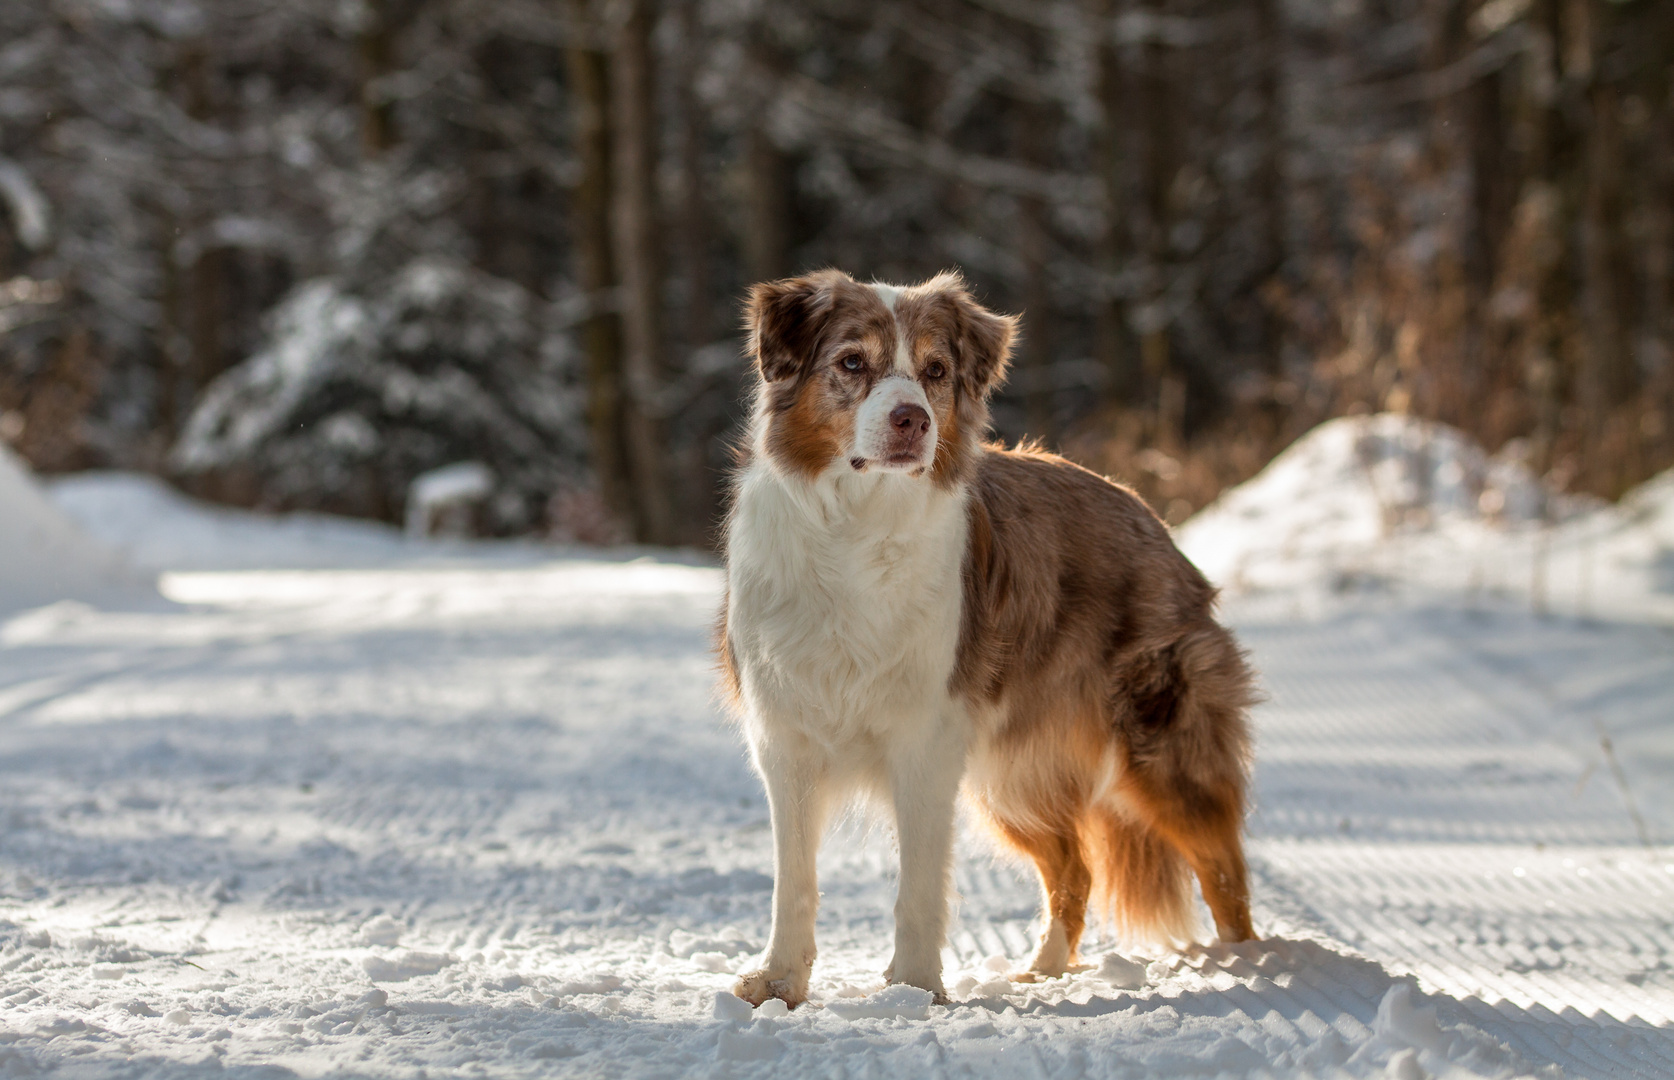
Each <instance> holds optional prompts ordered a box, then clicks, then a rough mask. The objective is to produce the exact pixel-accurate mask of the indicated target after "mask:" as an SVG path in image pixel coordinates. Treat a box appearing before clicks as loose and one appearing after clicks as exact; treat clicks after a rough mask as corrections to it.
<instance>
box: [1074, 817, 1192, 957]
mask: <svg viewBox="0 0 1674 1080" xmlns="http://www.w3.org/2000/svg"><path fill="white" fill-rule="evenodd" d="M1080 833H1081V846H1082V851H1083V857H1084V858H1085V859H1086V860H1087V866H1088V868H1089V869H1091V870H1092V872H1093V890H1092V896H1091V898H1090V903H1089V908H1090V909H1091V910H1090V914H1094V915H1095V916H1103V918H1104V919H1105V920H1106V921H1107V922H1108V923H1109V924H1110V928H1111V929H1112V930H1113V931H1115V933H1116V936H1117V937H1118V938H1120V939H1121V940H1123V941H1125V942H1128V943H1129V944H1132V945H1161V946H1164V947H1166V948H1171V949H1173V948H1179V947H1181V946H1183V945H1186V944H1187V943H1189V942H1193V941H1199V940H1201V939H1202V938H1203V936H1204V934H1203V926H1202V924H1201V920H1200V919H1199V918H1198V915H1197V909H1196V906H1195V905H1194V903H1193V900H1192V871H1191V867H1190V866H1189V865H1188V864H1187V862H1186V860H1185V859H1184V858H1183V857H1182V856H1181V854H1180V852H1179V851H1177V850H1176V849H1175V848H1174V846H1173V845H1171V844H1170V843H1169V842H1168V841H1166V840H1164V839H1163V838H1162V837H1160V836H1158V835H1157V834H1156V833H1155V832H1154V831H1152V830H1151V829H1150V828H1148V827H1147V826H1146V825H1145V824H1144V823H1142V822H1138V821H1133V820H1129V819H1128V818H1127V817H1126V816H1125V815H1123V814H1121V813H1119V812H1118V811H1117V810H1115V809H1113V808H1110V807H1107V806H1093V807H1090V808H1089V809H1088V811H1087V813H1086V815H1085V817H1084V818H1083V819H1082V821H1081V828H1080Z"/></svg>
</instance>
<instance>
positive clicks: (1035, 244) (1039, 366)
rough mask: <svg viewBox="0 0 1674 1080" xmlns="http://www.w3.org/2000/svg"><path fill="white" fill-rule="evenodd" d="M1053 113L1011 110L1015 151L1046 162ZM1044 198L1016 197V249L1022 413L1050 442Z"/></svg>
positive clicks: (1034, 432)
mask: <svg viewBox="0 0 1674 1080" xmlns="http://www.w3.org/2000/svg"><path fill="white" fill-rule="evenodd" d="M1050 122H1051V118H1050V117H1049V116H1048V115H1046V110H1045V109H1042V108H1040V107H1038V106H1036V105H1033V104H1022V105H1019V106H1018V107H1017V108H1016V109H1015V110H1014V120H1013V123H1015V124H1016V125H1017V131H1016V138H1015V140H1014V141H1015V144H1016V146H1017V156H1018V157H1019V158H1020V159H1021V160H1023V161H1024V162H1027V163H1028V164H1030V165H1034V166H1037V167H1044V166H1046V164H1047V161H1046V159H1047V153H1046V134H1047V125H1048V124H1049V123H1050ZM1050 242H1051V238H1050V235H1049V234H1048V232H1047V206H1046V202H1045V201H1044V200H1042V199H1039V198H1036V197H1034V196H1023V197H1020V198H1019V199H1018V200H1017V253H1018V255H1019V257H1020V258H1021V259H1022V262H1023V342H1022V345H1023V356H1022V360H1023V372H1024V393H1023V405H1024V413H1025V416H1026V418H1027V423H1028V425H1029V434H1031V435H1034V436H1036V437H1037V438H1040V439H1043V440H1045V441H1046V442H1047V443H1048V444H1051V443H1052V441H1053V439H1054V436H1055V433H1054V431H1053V424H1052V421H1053V417H1052V397H1053V395H1052V330H1051V327H1052V286H1051V282H1050V281H1049V280H1048V272H1049V266H1048V246H1049V244H1050Z"/></svg>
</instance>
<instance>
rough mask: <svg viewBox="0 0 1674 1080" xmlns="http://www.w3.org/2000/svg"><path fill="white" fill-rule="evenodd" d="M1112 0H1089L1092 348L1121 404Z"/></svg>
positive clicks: (1122, 327)
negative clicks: (1099, 289)
mask: <svg viewBox="0 0 1674 1080" xmlns="http://www.w3.org/2000/svg"><path fill="white" fill-rule="evenodd" d="M1115 15H1116V3H1115V0H1090V2H1089V19H1090V21H1091V23H1092V26H1093V32H1094V35H1095V37H1096V40H1097V41H1098V46H1097V48H1096V50H1095V52H1094V56H1095V57H1096V60H1097V65H1098V69H1097V72H1096V74H1095V76H1094V79H1095V86H1094V94H1095V95H1096V98H1097V100H1098V104H1099V123H1098V129H1097V133H1096V136H1095V140H1096V141H1095V143H1094V162H1095V167H1096V168H1097V169H1098V178H1099V182H1100V187H1101V188H1102V191H1103V196H1104V229H1103V232H1102V233H1101V234H1100V236H1099V240H1098V249H1097V252H1096V255H1095V258H1096V264H1095V265H1096V269H1097V270H1098V274H1099V277H1100V279H1101V281H1102V284H1103V288H1104V294H1103V295H1102V296H1100V297H1099V301H1098V311H1097V315H1096V320H1095V324H1094V334H1095V335H1096V340H1095V346H1094V347H1095V349H1096V350H1097V356H1098V361H1099V363H1100V365H1102V366H1103V368H1104V370H1105V393H1104V397H1105V401H1106V403H1107V404H1117V403H1120V402H1121V401H1122V400H1123V398H1124V397H1126V396H1127V394H1128V387H1129V383H1130V382H1131V381H1132V377H1133V376H1132V373H1131V371H1130V370H1129V368H1130V366H1131V364H1130V361H1129V357H1130V356H1131V355H1132V351H1133V350H1132V348H1131V344H1130V341H1129V338H1130V333H1129V330H1128V325H1127V305H1126V304H1125V303H1124V302H1123V298H1122V297H1120V296H1117V295H1116V293H1115V288H1116V280H1117V275H1118V274H1120V272H1121V270H1122V264H1123V262H1124V260H1125V259H1126V257H1127V253H1128V245H1127V230H1126V221H1125V215H1126V213H1127V210H1128V208H1127V205H1126V202H1127V199H1126V195H1127V192H1126V189H1125V187H1124V185H1123V182H1122V129H1121V125H1120V121H1119V118H1120V117H1122V116H1123V115H1125V105H1126V94H1125V93H1124V92H1123V91H1124V87H1123V85H1122V57H1121V53H1120V51H1119V50H1118V49H1117V46H1116V30H1115V25H1114V19H1115Z"/></svg>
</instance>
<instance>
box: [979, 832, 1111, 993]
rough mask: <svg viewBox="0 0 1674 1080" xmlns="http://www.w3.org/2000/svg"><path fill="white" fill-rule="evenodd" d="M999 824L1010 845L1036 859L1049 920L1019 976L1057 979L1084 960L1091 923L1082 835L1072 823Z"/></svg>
mask: <svg viewBox="0 0 1674 1080" xmlns="http://www.w3.org/2000/svg"><path fill="white" fill-rule="evenodd" d="M994 826H995V828H996V829H997V830H998V831H999V833H1000V836H1001V837H1002V838H1003V839H1004V840H1005V842H1006V843H1008V844H1010V845H1011V846H1012V847H1014V848H1016V849H1017V850H1018V851H1021V852H1023V853H1024V854H1025V855H1027V856H1029V858H1030V859H1032V860H1034V864H1035V869H1036V870H1038V871H1039V872H1040V887H1041V894H1042V900H1041V904H1042V907H1043V909H1044V911H1045V914H1046V916H1047V920H1048V921H1047V925H1046V930H1045V931H1044V932H1043V933H1042V934H1041V938H1040V947H1039V948H1038V949H1036V950H1035V956H1034V959H1033V960H1031V961H1030V962H1029V970H1028V971H1027V972H1025V973H1024V974H1022V975H1020V976H1018V978H1019V980H1020V981H1022V982H1033V981H1034V980H1035V979H1037V978H1045V979H1051V978H1055V977H1057V976H1059V975H1062V974H1063V973H1064V972H1066V971H1068V970H1069V968H1070V966H1071V965H1073V964H1075V963H1077V962H1078V959H1079V958H1078V956H1077V954H1076V949H1077V947H1078V946H1079V945H1080V944H1081V932H1082V930H1084V929H1085V928H1086V926H1087V895H1088V893H1089V892H1090V891H1091V890H1092V886H1093V875H1092V871H1091V870H1089V869H1088V867H1087V862H1086V859H1085V858H1083V856H1082V853H1081V838H1080V837H1079V836H1078V835H1077V833H1076V830H1075V826H1074V825H1073V824H1071V823H1068V822H1066V823H1064V824H1063V825H1062V826H1060V827H1057V828H1034V829H1025V828H1020V827H1018V826H1016V825H1011V824H1008V823H1006V822H1004V821H998V820H996V821H995V822H994Z"/></svg>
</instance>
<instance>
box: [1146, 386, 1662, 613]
mask: <svg viewBox="0 0 1674 1080" xmlns="http://www.w3.org/2000/svg"><path fill="white" fill-rule="evenodd" d="M1521 449H1522V448H1521V447H1520V445H1518V444H1517V443H1515V442H1514V443H1513V444H1510V445H1508V446H1507V448H1506V449H1505V450H1503V451H1501V452H1500V453H1499V454H1497V455H1492V456H1490V455H1489V454H1487V453H1485V452H1484V451H1483V450H1482V448H1481V447H1478V446H1476V445H1475V444H1473V443H1472V442H1471V441H1470V440H1469V438H1467V437H1466V436H1465V435H1464V434H1462V433H1461V432H1459V431H1457V430H1455V429H1453V428H1449V427H1447V426H1446V425H1443V424H1436V423H1432V422H1429V421H1424V420H1417V419H1413V418H1411V417H1405V416H1396V415H1389V414H1386V415H1379V416H1367V417H1348V418H1344V419H1340V420H1332V421H1330V422H1328V423H1325V424H1322V425H1320V426H1319V427H1317V428H1315V429H1314V430H1313V431H1311V432H1309V433H1308V434H1307V435H1304V436H1303V437H1302V438H1300V439H1298V440H1297V441H1296V442H1295V443H1294V444H1292V445H1291V446H1290V447H1289V448H1288V449H1287V450H1285V451H1284V453H1282V454H1280V455H1279V456H1278V457H1276V458H1274V459H1273V461H1272V462H1271V463H1270V464H1269V465H1268V466H1267V468H1265V469H1263V470H1262V471H1261V472H1260V473H1258V474H1257V475H1256V476H1255V477H1253V478H1252V479H1250V480H1249V481H1247V482H1246V483H1243V484H1240V485H1239V486H1237V487H1235V488H1232V489H1230V490H1228V491H1226V492H1223V493H1222V495H1221V497H1220V498H1219V499H1217V500H1216V501H1215V502H1213V503H1211V504H1210V505H1209V506H1208V507H1206V508H1205V509H1204V510H1203V512H1202V513H1200V514H1198V515H1197V516H1196V517H1193V518H1192V519H1191V520H1190V521H1188V522H1186V523H1185V524H1184V525H1182V526H1181V527H1180V528H1179V530H1178V531H1177V532H1176V535H1175V539H1176V541H1177V542H1178V543H1179V545H1180V549H1181V550H1182V551H1184V552H1185V553H1186V555H1187V557H1188V558H1190V559H1191V560H1192V561H1193V562H1194V563H1196V564H1197V566H1198V568H1199V569H1201V570H1202V571H1203V572H1204V574H1206V575H1207V576H1208V577H1209V578H1210V580H1212V581H1214V582H1215V583H1216V584H1217V585H1219V586H1221V587H1222V588H1224V589H1226V590H1227V591H1228V592H1229V593H1230V594H1232V595H1234V596H1236V595H1241V594H1242V595H1262V594H1265V595H1267V596H1270V597H1273V598H1275V599H1282V598H1287V597H1288V599H1286V600H1285V602H1286V603H1304V606H1306V604H1307V603H1312V602H1313V601H1314V600H1317V599H1318V598H1320V597H1323V596H1328V595H1331V594H1346V593H1351V592H1391V591H1395V590H1407V591H1413V590H1418V591H1422V592H1423V593H1425V594H1426V595H1428V596H1430V597H1432V598H1436V599H1446V598H1447V597H1450V596H1451V597H1464V598H1467V600H1468V602H1471V603H1475V602H1476V601H1477V600H1478V599H1480V598H1483V597H1498V598H1502V599H1510V600H1514V601H1516V602H1518V603H1520V604H1525V603H1526V604H1527V605H1529V606H1530V607H1531V608H1533V609H1534V610H1535V611H1537V612H1540V613H1551V614H1563V615H1572V616H1576V617H1581V618H1593V617H1599V616H1604V617H1609V618H1614V619H1622V620H1628V621H1635V622H1661V623H1669V622H1674V471H1670V472H1667V473H1664V474H1662V475H1660V476H1657V477H1655V478H1653V479H1651V480H1649V481H1647V482H1646V483H1644V484H1642V485H1641V486H1640V487H1638V488H1636V489H1635V490H1634V491H1632V492H1630V493H1629V494H1628V495H1627V496H1625V497H1624V498H1623V499H1622V500H1621V501H1620V502H1619V503H1617V504H1616V505H1614V506H1611V505H1607V504H1604V503H1602V502H1600V501H1599V500H1596V499H1591V498H1587V497H1579V496H1567V495H1555V494H1552V493H1550V492H1548V491H1547V490H1546V488H1545V487H1544V485H1542V484H1541V483H1540V481H1539V480H1538V479H1537V478H1536V477H1535V476H1534V474H1533V473H1532V472H1531V471H1530V470H1529V469H1528V468H1527V467H1525V466H1524V465H1523V464H1522V462H1521V460H1520V458H1521Z"/></svg>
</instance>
